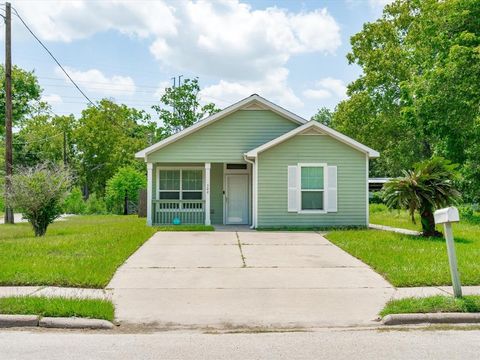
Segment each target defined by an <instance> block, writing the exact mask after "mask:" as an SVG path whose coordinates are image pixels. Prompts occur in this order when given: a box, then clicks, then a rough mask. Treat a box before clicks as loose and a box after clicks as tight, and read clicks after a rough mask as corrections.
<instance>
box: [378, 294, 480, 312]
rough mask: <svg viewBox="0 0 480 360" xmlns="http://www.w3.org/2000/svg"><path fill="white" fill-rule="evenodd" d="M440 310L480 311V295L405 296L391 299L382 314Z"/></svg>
mask: <svg viewBox="0 0 480 360" xmlns="http://www.w3.org/2000/svg"><path fill="white" fill-rule="evenodd" d="M439 312H461V313H472V312H480V296H478V295H469V296H464V297H461V298H458V299H456V298H454V297H452V296H442V295H437V296H430V297H425V298H414V297H412V298H405V299H399V300H391V301H389V302H388V303H387V304H386V305H385V307H384V308H383V310H382V311H380V316H382V317H384V316H386V315H388V314H413V313H439Z"/></svg>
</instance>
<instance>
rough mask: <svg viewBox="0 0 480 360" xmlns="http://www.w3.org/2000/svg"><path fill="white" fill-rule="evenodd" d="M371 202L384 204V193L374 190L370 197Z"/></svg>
mask: <svg viewBox="0 0 480 360" xmlns="http://www.w3.org/2000/svg"><path fill="white" fill-rule="evenodd" d="M369 202H370V204H383V203H384V202H383V194H382V192H381V191H375V192H373V194H372V196H371V197H370V199H369Z"/></svg>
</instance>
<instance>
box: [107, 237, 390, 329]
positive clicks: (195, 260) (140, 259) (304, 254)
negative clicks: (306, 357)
mask: <svg viewBox="0 0 480 360" xmlns="http://www.w3.org/2000/svg"><path fill="white" fill-rule="evenodd" d="M108 288H111V289H112V290H113V300H114V302H115V304H116V317H117V319H118V320H119V321H121V322H125V323H135V324H151V325H157V326H159V327H173V328H175V327H187V328H190V327H192V328H194V327H223V328H229V327H237V326H238V327H275V328H288V327H300V328H308V327H319V326H351V325H368V324H370V325H371V324H374V322H373V320H374V319H375V318H376V317H377V313H378V311H379V310H380V309H381V308H382V306H383V305H384V303H385V302H386V301H387V300H388V299H389V298H390V297H391V296H392V294H393V288H392V287H391V285H390V284H389V283H388V282H386V281H385V280H384V279H383V278H382V277H381V276H380V275H378V274H377V273H375V272H374V271H373V270H371V269H370V268H369V267H368V266H367V265H365V264H364V263H362V262H361V261H359V260H357V259H356V258H354V257H352V256H351V255H349V254H347V253H346V252H344V251H343V250H341V249H339V248H338V247H336V246H335V245H333V244H332V243H330V242H329V241H327V240H326V239H325V238H324V237H323V236H321V235H319V234H317V233H305V232H302V233H295V232H159V233H157V234H155V235H154V236H153V237H152V238H151V239H150V240H148V241H147V242H146V243H145V244H144V245H143V246H142V247H141V248H140V249H139V250H138V251H137V252H136V253H135V254H133V255H132V256H131V257H130V258H129V259H128V260H127V262H126V263H125V264H124V265H123V266H122V267H120V268H119V270H118V271H117V273H116V274H115V276H114V278H113V279H112V281H111V282H110V284H109V286H108Z"/></svg>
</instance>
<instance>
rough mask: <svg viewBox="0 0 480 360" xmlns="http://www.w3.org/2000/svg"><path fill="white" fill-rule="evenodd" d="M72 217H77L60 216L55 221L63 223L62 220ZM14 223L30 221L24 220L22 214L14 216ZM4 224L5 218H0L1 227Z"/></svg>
mask: <svg viewBox="0 0 480 360" xmlns="http://www.w3.org/2000/svg"><path fill="white" fill-rule="evenodd" d="M70 216H75V214H63V215H60V217H59V218H58V219H56V220H55V221H62V220H65V219H66V218H68V217H70ZM13 221H14V222H15V224H18V223H26V222H28V220H27V219H24V218H23V216H22V214H20V213H15V214H13ZM4 222H5V218H4V217H3V216H1V217H0V225H2V224H3V223H4Z"/></svg>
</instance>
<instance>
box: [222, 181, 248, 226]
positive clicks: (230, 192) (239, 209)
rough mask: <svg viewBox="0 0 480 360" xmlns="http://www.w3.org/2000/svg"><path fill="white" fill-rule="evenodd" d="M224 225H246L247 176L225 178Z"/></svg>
mask: <svg viewBox="0 0 480 360" xmlns="http://www.w3.org/2000/svg"><path fill="white" fill-rule="evenodd" d="M225 187H226V189H225V218H226V221H225V223H226V224H248V175H246V174H245V175H243V174H242V175H237V174H235V175H226V176H225Z"/></svg>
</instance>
